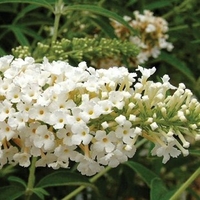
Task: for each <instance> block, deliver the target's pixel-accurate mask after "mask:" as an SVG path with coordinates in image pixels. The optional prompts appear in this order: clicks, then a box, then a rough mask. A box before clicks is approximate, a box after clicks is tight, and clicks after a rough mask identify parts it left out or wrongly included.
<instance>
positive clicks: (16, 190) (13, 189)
mask: <svg viewBox="0 0 200 200" xmlns="http://www.w3.org/2000/svg"><path fill="white" fill-rule="evenodd" d="M24 192H25V191H24V188H23V187H17V186H16V185H15V186H14V185H10V186H5V187H1V188H0V199H2V200H3V199H6V200H14V199H17V198H18V197H20V196H22V195H23V194H24Z"/></svg>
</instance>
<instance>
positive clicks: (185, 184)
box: [170, 167, 200, 200]
mask: <svg viewBox="0 0 200 200" xmlns="http://www.w3.org/2000/svg"><path fill="white" fill-rule="evenodd" d="M199 175H200V167H199V168H197V170H196V171H195V172H194V173H193V174H192V175H191V176H190V177H189V178H188V180H187V181H186V182H185V183H183V184H182V185H181V186H180V188H179V189H178V190H177V191H176V192H175V193H174V194H173V196H172V197H171V198H170V200H177V199H178V198H179V197H180V195H181V194H182V193H183V192H184V191H185V189H187V188H188V187H189V186H190V184H191V183H192V182H193V181H194V180H195V179H196V178H197V177H198V176H199Z"/></svg>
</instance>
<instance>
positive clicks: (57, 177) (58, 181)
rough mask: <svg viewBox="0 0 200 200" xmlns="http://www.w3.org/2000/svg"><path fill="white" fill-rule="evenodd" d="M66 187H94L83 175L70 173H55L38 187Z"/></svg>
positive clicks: (44, 179)
mask: <svg viewBox="0 0 200 200" xmlns="http://www.w3.org/2000/svg"><path fill="white" fill-rule="evenodd" d="M64 185H85V186H89V187H94V186H93V184H91V183H90V182H89V180H88V179H87V178H86V177H84V176H82V175H81V174H77V173H73V172H68V171H55V172H53V173H52V174H49V175H47V176H45V177H44V178H42V179H41V180H40V181H39V183H38V184H37V185H36V187H42V188H46V187H54V186H64Z"/></svg>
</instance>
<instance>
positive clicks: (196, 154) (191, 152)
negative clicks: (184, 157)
mask: <svg viewBox="0 0 200 200" xmlns="http://www.w3.org/2000/svg"><path fill="white" fill-rule="evenodd" d="M189 152H190V154H192V155H195V156H200V150H199V149H197V150H189Z"/></svg>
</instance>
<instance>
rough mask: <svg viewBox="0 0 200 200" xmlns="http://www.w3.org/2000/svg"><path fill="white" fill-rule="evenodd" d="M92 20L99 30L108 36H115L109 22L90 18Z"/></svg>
mask: <svg viewBox="0 0 200 200" xmlns="http://www.w3.org/2000/svg"><path fill="white" fill-rule="evenodd" d="M92 21H93V22H94V24H95V25H96V26H99V27H100V28H101V30H102V31H103V32H104V33H105V34H107V35H108V36H109V37H110V38H116V35H115V33H114V29H113V28H112V27H111V25H110V24H108V22H107V21H104V20H103V19H99V18H92Z"/></svg>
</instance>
